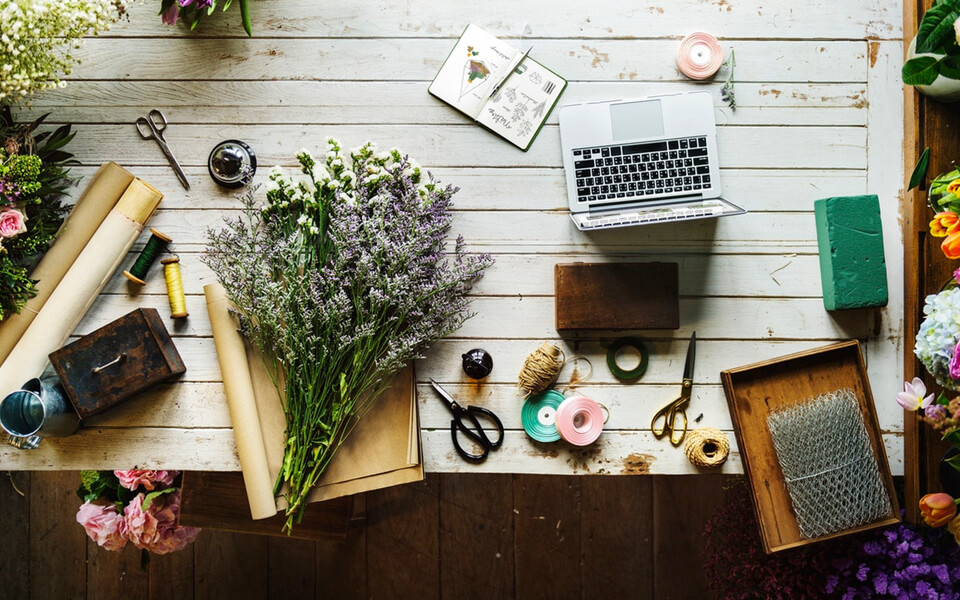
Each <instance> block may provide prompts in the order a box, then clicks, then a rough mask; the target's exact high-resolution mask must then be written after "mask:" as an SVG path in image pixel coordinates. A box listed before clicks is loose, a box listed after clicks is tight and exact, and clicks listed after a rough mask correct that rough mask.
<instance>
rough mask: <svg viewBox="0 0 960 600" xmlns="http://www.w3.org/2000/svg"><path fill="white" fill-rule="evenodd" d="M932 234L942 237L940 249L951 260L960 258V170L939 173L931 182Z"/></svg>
mask: <svg viewBox="0 0 960 600" xmlns="http://www.w3.org/2000/svg"><path fill="white" fill-rule="evenodd" d="M929 203H930V208H932V209H933V211H934V213H935V214H934V216H933V220H932V221H930V235H933V236H934V237H942V238H944V239H943V242H942V243H941V244H940V249H941V250H942V251H943V254H944V256H946V257H947V258H949V259H950V260H955V259H958V258H960V170H958V169H954V170H952V171H950V172H948V173H944V174H942V175H939V176H938V177H937V178H936V179H934V180H933V181H931V182H930V191H929Z"/></svg>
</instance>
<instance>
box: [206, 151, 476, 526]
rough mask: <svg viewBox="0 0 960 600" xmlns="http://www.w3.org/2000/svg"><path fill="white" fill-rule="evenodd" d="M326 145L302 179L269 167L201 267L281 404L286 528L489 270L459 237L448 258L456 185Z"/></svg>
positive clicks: (216, 236) (386, 158) (459, 318)
mask: <svg viewBox="0 0 960 600" xmlns="http://www.w3.org/2000/svg"><path fill="white" fill-rule="evenodd" d="M327 144H328V150H327V152H326V155H325V158H324V159H323V160H322V161H320V162H318V161H316V160H315V159H314V158H313V156H311V155H310V153H309V152H307V151H306V150H302V151H301V152H300V153H299V154H297V159H298V161H299V162H300V170H301V172H302V174H303V176H304V177H302V178H294V177H290V176H288V175H286V174H285V173H284V172H283V170H282V169H279V168H275V169H274V170H273V171H272V172H271V174H270V181H269V184H268V186H267V193H266V204H265V205H264V206H262V207H260V208H258V207H257V206H256V205H255V202H254V200H253V192H252V191H251V192H248V193H247V194H246V195H245V196H244V197H243V201H244V208H243V217H242V218H237V219H228V220H227V221H226V228H225V229H222V230H219V231H214V230H211V231H209V232H208V238H209V248H208V249H207V251H206V253H205V257H204V261H205V262H206V264H207V265H208V266H209V267H210V268H211V269H212V270H213V272H214V273H215V274H216V275H217V277H218V278H219V280H220V281H221V283H223V285H224V287H225V288H226V291H227V294H228V296H229V297H230V299H231V300H232V301H233V302H234V303H235V304H236V307H237V314H238V316H239V320H240V327H241V333H242V334H243V335H244V336H245V337H246V338H247V339H249V340H250V341H251V342H252V343H253V344H254V346H255V347H256V348H257V349H258V350H259V351H260V352H261V355H262V356H263V357H264V361H265V364H266V366H267V370H268V371H269V372H270V373H271V376H272V378H273V381H274V384H275V385H276V387H277V389H278V391H279V392H280V395H281V398H283V401H284V410H285V412H286V415H287V441H286V445H285V448H284V462H283V466H282V468H281V472H280V475H279V477H278V480H277V483H276V488H275V493H277V494H280V493H283V494H284V496H285V497H286V500H287V503H288V508H287V512H286V517H287V520H286V523H285V526H284V529H285V530H287V531H289V530H290V529H291V528H292V526H293V524H294V523H295V522H296V521H297V520H299V517H300V515H301V514H302V511H303V509H304V507H305V505H306V504H305V502H306V496H307V493H308V492H309V491H310V488H311V487H312V486H313V484H314V483H315V482H316V481H317V479H318V478H319V477H320V475H321V474H322V473H323V471H324V469H326V467H327V465H329V463H330V460H331V459H332V458H333V456H334V454H335V452H336V451H337V448H338V447H339V446H340V444H341V443H342V442H343V440H344V439H345V438H346V437H347V436H348V435H349V433H350V431H351V430H352V428H353V424H354V423H355V422H356V419H357V418H360V417H362V416H363V415H364V414H365V413H366V412H367V411H368V410H370V409H371V408H372V407H373V405H374V402H375V400H376V398H377V396H378V395H379V394H380V393H381V392H382V391H383V390H384V389H385V388H386V386H387V385H388V382H389V380H390V378H391V377H392V376H393V375H394V374H395V373H397V372H398V371H399V370H400V369H402V368H403V367H404V366H405V365H406V364H407V363H408V362H409V361H410V360H412V359H414V358H419V357H420V356H421V354H422V352H423V351H424V350H425V349H426V348H428V347H429V346H430V345H431V344H433V343H434V342H435V341H436V340H438V339H440V338H442V337H444V336H446V335H449V334H450V333H452V332H453V331H455V330H457V329H458V328H459V327H460V325H461V324H463V322H464V321H465V320H466V319H467V318H469V317H470V316H471V315H470V314H469V313H467V303H468V298H467V292H468V291H469V289H470V287H469V284H470V282H471V281H473V280H474V279H476V278H477V277H480V276H481V275H482V273H483V271H484V269H485V268H487V267H488V266H489V265H491V264H492V262H493V261H492V259H491V258H490V256H489V255H486V254H480V255H469V254H467V253H466V252H465V250H464V241H463V239H462V238H458V239H457V240H456V243H455V245H454V246H453V247H452V248H451V249H447V248H446V243H447V239H446V238H447V234H448V233H449V230H450V225H451V219H452V215H451V213H450V206H451V201H452V197H453V194H454V193H455V191H456V190H455V188H453V187H451V186H446V187H443V186H441V185H440V184H439V183H438V182H437V181H435V180H434V179H433V177H432V176H430V177H425V176H424V175H423V174H422V172H421V170H420V168H419V167H418V166H417V165H416V163H414V162H413V161H412V160H410V159H409V158H408V157H406V156H404V155H403V154H402V153H401V152H400V151H399V150H396V149H393V150H390V151H389V152H377V150H376V148H375V147H374V145H373V144H372V143H368V144H366V145H364V146H363V147H361V148H358V149H355V150H352V151H350V152H344V151H343V150H342V149H341V147H340V144H339V143H338V142H337V141H336V140H334V139H332V138H331V139H328V140H327Z"/></svg>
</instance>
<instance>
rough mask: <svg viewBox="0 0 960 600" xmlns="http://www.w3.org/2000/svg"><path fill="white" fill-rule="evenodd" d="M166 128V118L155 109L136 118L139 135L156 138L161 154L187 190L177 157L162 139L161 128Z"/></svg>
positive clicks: (144, 137)
mask: <svg viewBox="0 0 960 600" xmlns="http://www.w3.org/2000/svg"><path fill="white" fill-rule="evenodd" d="M166 128H167V118H166V117H165V116H163V113H162V112H160V111H159V110H157V109H153V110H151V111H150V112H149V113H147V116H145V117H140V118H138V119H137V131H139V132H140V137H142V138H143V139H145V140H156V142H157V145H158V146H160V149H161V150H163V155H164V156H166V157H167V160H168V161H170V166H171V167H173V172H174V173H176V174H177V179H179V180H180V183H181V184H183V187H184V189H187V190H189V189H190V182H189V181H187V176H186V174H184V172H183V168H181V167H180V163H178V162H177V158H176V157H175V156H174V155H173V152H171V151H170V146H168V145H167V142H166V140H164V139H163V130H164V129H166Z"/></svg>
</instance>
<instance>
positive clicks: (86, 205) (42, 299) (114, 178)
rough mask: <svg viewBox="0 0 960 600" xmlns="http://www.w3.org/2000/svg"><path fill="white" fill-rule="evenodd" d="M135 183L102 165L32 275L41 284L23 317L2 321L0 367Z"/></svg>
mask: <svg viewBox="0 0 960 600" xmlns="http://www.w3.org/2000/svg"><path fill="white" fill-rule="evenodd" d="M132 181H133V175H132V174H131V173H129V172H128V171H126V170H125V169H123V167H121V166H120V165H118V164H116V163H112V162H111V163H104V164H102V165H100V169H99V170H97V172H96V173H95V174H94V175H93V178H92V179H91V180H90V182H89V183H87V187H86V188H85V189H84V190H83V193H82V194H81V195H80V199H79V200H77V203H76V205H75V206H74V207H73V210H71V211H70V214H69V215H67V219H66V220H65V221H64V222H63V225H62V226H61V227H60V231H58V232H57V235H56V237H55V238H54V243H53V244H52V245H51V246H50V249H49V250H47V253H46V254H44V256H43V258H42V259H41V260H40V263H39V264H37V266H36V267H35V268H34V269H33V271H31V273H30V278H31V279H36V280H39V281H40V283H38V284H37V295H36V296H34V297H33V298H31V299H30V300H28V301H27V304H26V305H25V306H24V307H23V311H22V312H21V313H20V314H14V315H10V316H9V317H7V318H6V319H4V320H3V321H0V363H3V361H5V360H6V359H7V357H8V356H9V355H10V351H11V350H13V347H14V346H15V345H16V344H17V342H18V341H20V337H21V336H22V335H23V332H25V331H26V330H27V328H28V327H29V326H30V323H32V322H33V319H34V317H36V316H37V313H38V312H39V311H40V309H41V308H43V305H44V304H45V303H46V302H47V299H48V298H50V294H52V293H53V290H54V289H55V288H56V287H57V285H58V284H59V283H60V281H61V280H62V279H63V276H64V275H66V273H67V270H68V269H69V268H70V267H71V266H72V265H73V263H74V262H75V261H76V260H77V256H79V255H80V252H81V251H83V248H84V246H86V245H87V242H89V241H90V238H91V237H93V234H94V233H95V232H96V231H97V228H98V227H100V224H101V223H103V220H104V219H106V218H107V215H108V214H109V213H110V211H111V210H112V209H113V207H114V206H116V204H117V201H118V200H119V199H120V196H122V195H123V192H124V191H125V190H126V189H127V186H129V185H130V182H132Z"/></svg>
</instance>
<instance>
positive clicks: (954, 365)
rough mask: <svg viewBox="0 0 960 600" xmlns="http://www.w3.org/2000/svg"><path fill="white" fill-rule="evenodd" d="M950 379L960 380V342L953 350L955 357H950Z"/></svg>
mask: <svg viewBox="0 0 960 600" xmlns="http://www.w3.org/2000/svg"><path fill="white" fill-rule="evenodd" d="M950 378H951V379H956V380H960V342H958V343H957V345H956V346H955V347H954V348H953V356H951V357H950Z"/></svg>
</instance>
